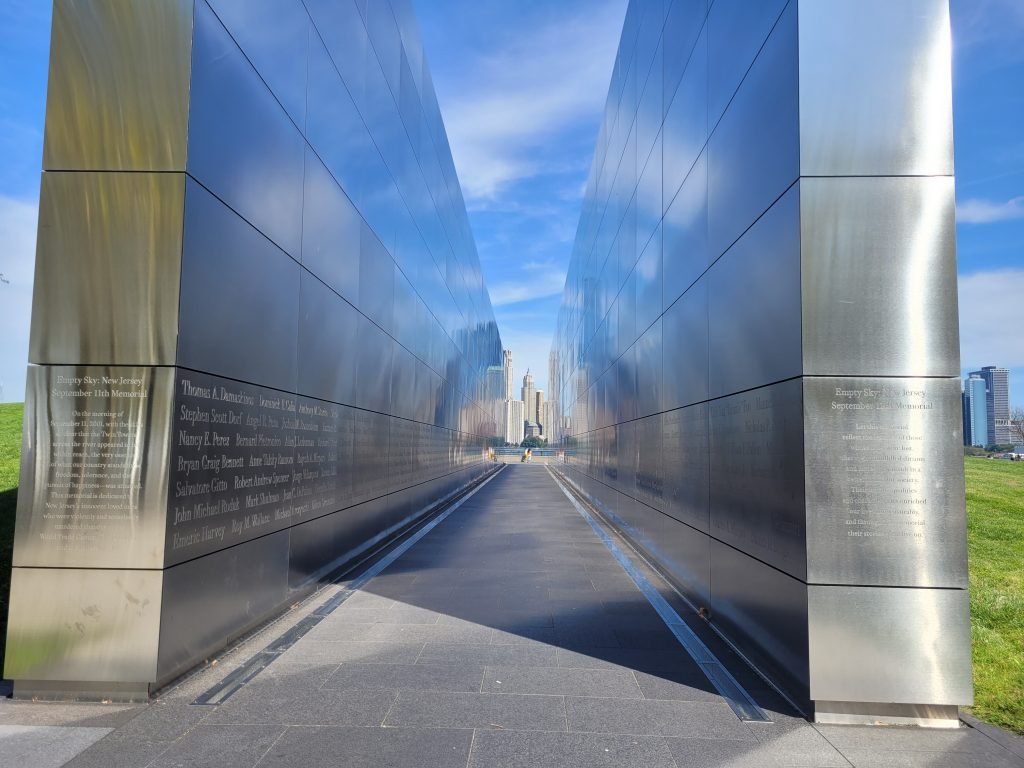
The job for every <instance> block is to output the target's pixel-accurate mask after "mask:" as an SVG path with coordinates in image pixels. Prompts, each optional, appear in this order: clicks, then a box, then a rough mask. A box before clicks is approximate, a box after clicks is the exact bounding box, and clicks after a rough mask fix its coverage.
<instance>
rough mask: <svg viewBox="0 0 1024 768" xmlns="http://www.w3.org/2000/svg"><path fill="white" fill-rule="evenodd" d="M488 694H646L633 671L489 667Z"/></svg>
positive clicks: (632, 696)
mask: <svg viewBox="0 0 1024 768" xmlns="http://www.w3.org/2000/svg"><path fill="white" fill-rule="evenodd" d="M481 690H482V691H483V692H485V693H539V694H547V695H554V696H604V697H611V698H619V699H639V698H642V697H643V694H642V693H641V691H640V687H639V686H638V685H637V684H636V679H635V678H634V677H633V673H632V672H629V671H627V670H610V669H562V668H555V669H538V668H534V667H487V668H486V669H485V670H484V681H483V688H482V689H481Z"/></svg>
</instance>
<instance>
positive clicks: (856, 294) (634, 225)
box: [549, 0, 972, 725]
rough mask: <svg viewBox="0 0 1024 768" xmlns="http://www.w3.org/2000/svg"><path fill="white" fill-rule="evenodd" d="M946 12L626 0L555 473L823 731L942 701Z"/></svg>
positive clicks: (875, 2) (952, 675)
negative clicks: (563, 458) (560, 471)
mask: <svg viewBox="0 0 1024 768" xmlns="http://www.w3.org/2000/svg"><path fill="white" fill-rule="evenodd" d="M950 79H951V78H950V28H949V12H948V7H947V2H946V0H907V1H906V2H891V0H827V1H826V0H789V2H786V0H763V1H762V0H759V1H758V2H749V0H716V1H715V2H714V3H709V2H705V1H704V0H701V1H700V2H688V1H686V2H684V0H674V1H667V2H665V1H663V0H632V2H630V3H629V9H628V12H627V18H626V23H625V28H624V30H623V34H622V38H621V44H620V47H619V51H618V58H617V60H616V63H615V70H614V74H613V77H612V81H611V87H610V89H609V93H608V99H607V107H606V111H605V115H604V122H603V124H602V127H601V131H600V135H599V138H598V143H597V151H596V154H595V157H594V161H593V165H592V169H591V175H590V179H589V183H588V187H587V194H586V198H585V201H584V203H583V211H582V216H581V219H580V223H579V227H578V234H577V239H576V242H575V247H574V253H573V258H572V263H571V266H570V269H569V274H568V278H567V282H566V287H565V294H564V302H563V308H562V311H561V314H560V317H559V321H558V327H557V335H556V339H555V341H554V345H553V350H552V359H553V360H555V361H556V363H555V365H556V366H557V369H558V370H557V374H556V375H552V376H550V378H549V381H550V386H551V388H552V391H551V393H550V394H551V399H552V401H553V402H554V404H555V409H556V411H557V413H556V418H557V419H558V420H559V421H561V419H562V418H565V419H566V422H565V423H567V424H568V425H569V428H568V430H567V433H568V434H567V436H566V437H565V440H564V445H565V446H566V448H567V454H568V462H569V463H568V464H567V465H566V466H565V467H564V472H565V475H566V477H567V478H568V479H569V480H570V481H571V482H573V483H574V484H575V485H576V486H577V487H578V488H579V489H581V490H582V492H583V493H585V494H586V495H587V496H588V497H589V498H590V499H591V500H592V501H593V503H594V504H595V505H596V506H597V507H598V508H600V509H601V510H602V511H603V513H604V514H605V516H606V517H607V518H609V519H610V520H611V521H613V522H614V523H615V524H616V525H617V526H618V528H619V529H620V530H621V531H622V532H623V533H624V534H626V535H627V536H628V537H629V538H630V539H632V541H633V542H634V543H636V544H637V545H638V546H639V547H641V548H642V549H643V550H644V551H645V552H646V554H647V555H648V556H649V557H650V558H651V560H652V561H653V562H655V563H656V564H657V565H658V566H659V567H660V568H661V569H662V570H663V571H664V572H665V573H666V574H667V575H668V576H670V577H671V579H672V580H673V581H674V583H675V584H676V586H677V587H679V588H680V589H681V590H682V591H684V592H685V593H686V594H687V595H688V596H689V597H690V599H691V600H692V601H693V603H694V604H695V605H696V606H704V607H706V608H707V610H708V612H709V613H710V616H711V620H712V623H713V625H714V627H715V628H717V629H718V631H719V632H720V633H721V634H723V635H725V636H726V637H727V638H728V639H729V640H730V641H731V642H733V643H734V644H735V646H736V647H738V648H739V649H740V650H742V652H743V653H744V654H745V655H747V656H748V657H749V658H751V659H752V660H753V661H754V662H755V664H757V665H758V666H759V667H760V668H761V669H762V670H763V671H764V672H765V673H766V675H768V677H769V678H771V679H772V680H774V681H775V682H777V683H778V684H779V685H781V686H782V687H783V688H784V689H785V690H786V691H788V692H789V694H790V695H791V696H793V697H794V698H795V699H796V700H797V701H798V702H802V706H804V707H805V708H807V709H808V710H809V711H813V714H814V716H815V717H816V718H817V719H818V720H819V721H824V722H897V723H898V722H927V723H929V724H933V725H934V724H946V725H955V724H956V706H957V705H959V704H967V703H970V701H971V697H972V687H971V659H970V622H969V618H968V597H967V590H966V587H967V558H966V534H965V513H964V482H963V466H962V450H961V412H960V400H959V393H960V385H959V381H958V374H959V352H958V331H957V304H956V256H955V241H954V194H953V145H952V117H951V112H952V110H951V84H950Z"/></svg>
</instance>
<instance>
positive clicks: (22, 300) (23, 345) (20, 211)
mask: <svg viewBox="0 0 1024 768" xmlns="http://www.w3.org/2000/svg"><path fill="white" fill-rule="evenodd" d="M38 218H39V208H38V206H37V205H36V203H35V202H28V201H25V200H17V199H14V198H11V197H6V196H0V273H2V274H3V276H4V279H5V280H7V281H9V283H0V385H3V398H4V399H5V400H13V401H20V400H22V399H24V396H25V389H24V387H25V365H26V362H27V361H28V333H29V325H30V322H31V314H32V278H33V275H34V273H35V253H36V222H37V220H38Z"/></svg>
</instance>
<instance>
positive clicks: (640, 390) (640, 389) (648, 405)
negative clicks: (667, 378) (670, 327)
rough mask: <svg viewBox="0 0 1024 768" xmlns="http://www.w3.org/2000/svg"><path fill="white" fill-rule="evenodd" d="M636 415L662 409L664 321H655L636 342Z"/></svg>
mask: <svg viewBox="0 0 1024 768" xmlns="http://www.w3.org/2000/svg"><path fill="white" fill-rule="evenodd" d="M635 356H636V358H635V361H634V362H635V365H636V415H637V417H644V416H650V415H652V414H655V413H658V412H660V411H661V410H662V407H661V403H662V394H661V388H662V321H661V320H660V319H659V320H658V321H657V322H655V323H654V324H653V325H652V326H651V327H650V328H648V329H647V331H646V332H645V333H644V335H643V336H641V337H640V339H639V340H638V341H637V342H636V351H635Z"/></svg>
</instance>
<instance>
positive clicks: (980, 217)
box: [956, 195, 1024, 224]
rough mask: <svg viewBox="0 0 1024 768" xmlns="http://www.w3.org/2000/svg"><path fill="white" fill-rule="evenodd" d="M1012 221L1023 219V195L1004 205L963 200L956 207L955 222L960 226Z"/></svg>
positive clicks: (987, 201)
mask: <svg viewBox="0 0 1024 768" xmlns="http://www.w3.org/2000/svg"><path fill="white" fill-rule="evenodd" d="M1014 219H1024V195H1022V196H1020V197H1014V198H1012V199H1010V200H1007V201H1006V202H1005V203H997V202H992V201H991V200H964V201H963V202H962V203H957V205H956V220H957V221H958V222H959V223H961V224H991V223H993V222H996V221H1012V220H1014Z"/></svg>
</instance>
